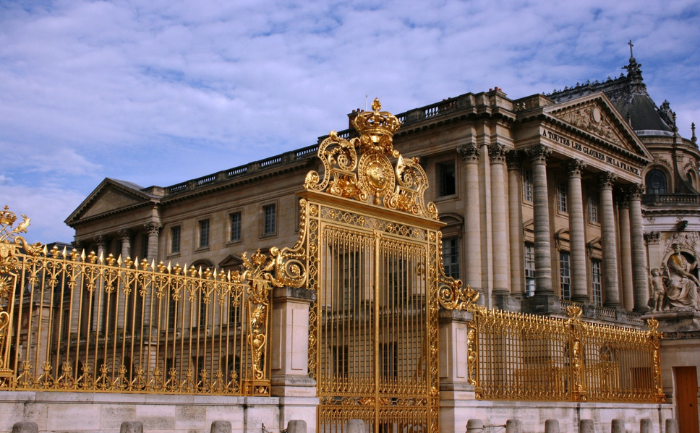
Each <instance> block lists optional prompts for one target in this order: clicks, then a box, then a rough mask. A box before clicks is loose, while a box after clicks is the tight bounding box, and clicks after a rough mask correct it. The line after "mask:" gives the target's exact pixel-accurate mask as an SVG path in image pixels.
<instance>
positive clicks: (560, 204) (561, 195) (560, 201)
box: [557, 182, 569, 212]
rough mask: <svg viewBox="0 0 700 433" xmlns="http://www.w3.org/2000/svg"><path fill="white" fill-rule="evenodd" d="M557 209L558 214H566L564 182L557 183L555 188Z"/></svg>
mask: <svg viewBox="0 0 700 433" xmlns="http://www.w3.org/2000/svg"><path fill="white" fill-rule="evenodd" d="M557 208H558V209H559V212H568V211H569V208H568V206H567V203H566V182H559V184H558V186H557Z"/></svg>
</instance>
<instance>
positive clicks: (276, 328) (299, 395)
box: [270, 287, 319, 433]
mask: <svg viewBox="0 0 700 433" xmlns="http://www.w3.org/2000/svg"><path fill="white" fill-rule="evenodd" d="M272 298H273V301H272V305H273V311H272V335H271V338H272V340H271V342H272V344H271V347H270V355H271V359H270V369H271V375H270V385H271V390H270V394H271V395H273V396H276V397H280V414H279V417H280V419H279V425H281V426H282V425H287V423H288V422H289V421H292V420H303V421H306V425H307V426H309V427H310V429H309V433H312V432H313V431H315V427H316V411H317V407H318V401H319V400H318V397H316V380H314V379H312V378H310V377H309V369H308V362H309V305H310V304H311V302H313V301H314V300H316V293H315V292H314V291H312V290H308V289H305V288H291V287H281V288H276V289H274V290H273V291H272Z"/></svg>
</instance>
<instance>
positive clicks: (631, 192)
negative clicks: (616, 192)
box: [626, 183, 644, 200]
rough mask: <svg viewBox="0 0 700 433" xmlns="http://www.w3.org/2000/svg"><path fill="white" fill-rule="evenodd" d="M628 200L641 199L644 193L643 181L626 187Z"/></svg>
mask: <svg viewBox="0 0 700 433" xmlns="http://www.w3.org/2000/svg"><path fill="white" fill-rule="evenodd" d="M626 192H627V199H628V200H641V199H642V194H644V185H642V184H641V183H633V184H632V185H629V186H628V187H627V188H626Z"/></svg>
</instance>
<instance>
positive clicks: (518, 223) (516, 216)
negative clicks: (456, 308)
mask: <svg viewBox="0 0 700 433" xmlns="http://www.w3.org/2000/svg"><path fill="white" fill-rule="evenodd" d="M524 156H525V155H524V152H523V151H521V150H511V151H509V152H508V155H507V161H508V217H509V218H508V221H509V232H510V293H511V296H512V298H513V299H517V300H520V299H522V298H523V297H524V296H525V295H524V293H525V273H524V270H523V266H524V261H525V257H524V254H525V252H524V244H523V204H522V198H521V197H522V190H523V187H522V175H523V172H522V163H523V157H524ZM509 309H510V308H509Z"/></svg>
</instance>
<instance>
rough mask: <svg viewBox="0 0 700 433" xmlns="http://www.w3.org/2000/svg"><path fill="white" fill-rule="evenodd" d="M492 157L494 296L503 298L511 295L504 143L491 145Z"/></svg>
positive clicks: (500, 305) (500, 304)
mask: <svg viewBox="0 0 700 433" xmlns="http://www.w3.org/2000/svg"><path fill="white" fill-rule="evenodd" d="M489 156H490V157H491V239H492V245H493V250H492V252H491V257H492V261H493V266H492V269H493V298H494V300H496V298H503V297H504V296H505V297H508V295H510V287H509V285H508V276H509V272H508V227H507V219H506V215H507V212H508V204H507V203H506V186H505V180H504V175H505V162H506V147H505V146H504V145H502V144H492V145H491V146H489ZM501 301H502V299H499V301H498V304H499V307H501V308H503V305H502V304H503V303H502V302H501Z"/></svg>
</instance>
